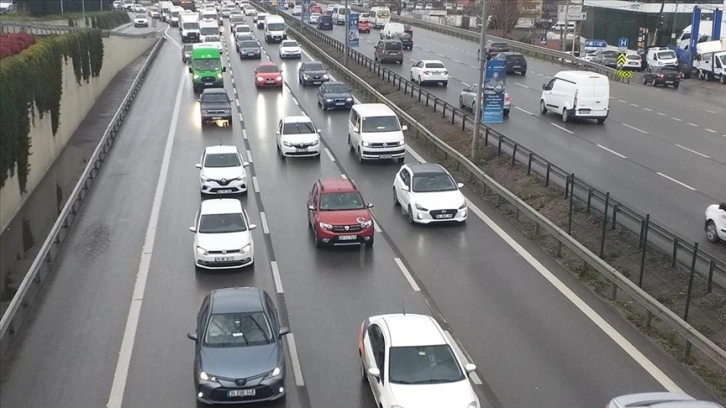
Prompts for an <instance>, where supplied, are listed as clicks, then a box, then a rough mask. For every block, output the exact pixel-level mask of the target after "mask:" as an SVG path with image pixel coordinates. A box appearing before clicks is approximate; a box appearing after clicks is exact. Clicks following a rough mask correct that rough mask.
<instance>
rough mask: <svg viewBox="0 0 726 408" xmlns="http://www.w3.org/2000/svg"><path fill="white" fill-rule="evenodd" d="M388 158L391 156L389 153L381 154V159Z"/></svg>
mask: <svg viewBox="0 0 726 408" xmlns="http://www.w3.org/2000/svg"><path fill="white" fill-rule="evenodd" d="M390 158H391V155H390V154H382V155H381V159H390Z"/></svg>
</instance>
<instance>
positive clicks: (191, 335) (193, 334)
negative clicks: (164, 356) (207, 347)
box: [187, 332, 198, 341]
mask: <svg viewBox="0 0 726 408" xmlns="http://www.w3.org/2000/svg"><path fill="white" fill-rule="evenodd" d="M187 337H188V338H189V340H194V341H197V340H198V337H197V332H189V333H187Z"/></svg>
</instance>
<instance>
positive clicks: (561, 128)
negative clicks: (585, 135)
mask: <svg viewBox="0 0 726 408" xmlns="http://www.w3.org/2000/svg"><path fill="white" fill-rule="evenodd" d="M550 125H552V126H554V127H556V128H557V129H560V130H564V131H565V132H567V133H569V134H571V135H574V134H575V132H573V131H571V130H568V129H565V128H563V127H562V126H560V125H558V124H556V123H554V122H550Z"/></svg>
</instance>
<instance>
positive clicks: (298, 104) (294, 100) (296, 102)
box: [288, 88, 300, 106]
mask: <svg viewBox="0 0 726 408" xmlns="http://www.w3.org/2000/svg"><path fill="white" fill-rule="evenodd" d="M288 89H290V88H288ZM292 101H293V102H295V105H297V106H300V102H298V101H297V98H292Z"/></svg>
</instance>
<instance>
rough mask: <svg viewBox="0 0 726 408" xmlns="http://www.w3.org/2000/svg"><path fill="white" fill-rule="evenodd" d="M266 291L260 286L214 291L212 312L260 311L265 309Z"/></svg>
mask: <svg viewBox="0 0 726 408" xmlns="http://www.w3.org/2000/svg"><path fill="white" fill-rule="evenodd" d="M263 293H264V291H263V290H262V289H260V288H252V287H242V288H224V289H216V290H213V291H212V296H211V302H210V303H211V305H210V306H211V311H212V313H238V312H259V311H261V310H264V309H263V307H262V299H263V295H262V294H263Z"/></svg>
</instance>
